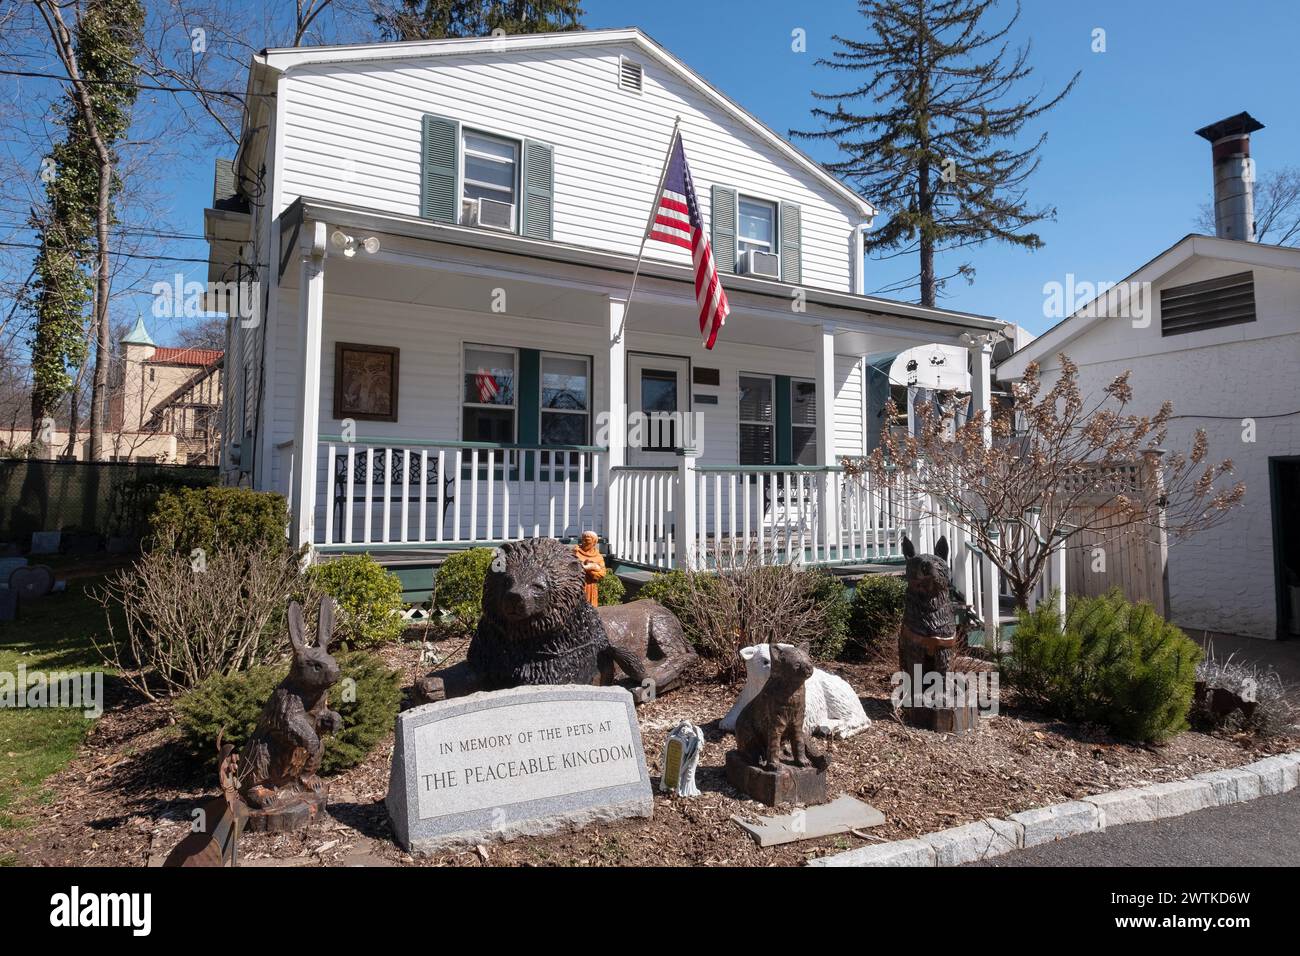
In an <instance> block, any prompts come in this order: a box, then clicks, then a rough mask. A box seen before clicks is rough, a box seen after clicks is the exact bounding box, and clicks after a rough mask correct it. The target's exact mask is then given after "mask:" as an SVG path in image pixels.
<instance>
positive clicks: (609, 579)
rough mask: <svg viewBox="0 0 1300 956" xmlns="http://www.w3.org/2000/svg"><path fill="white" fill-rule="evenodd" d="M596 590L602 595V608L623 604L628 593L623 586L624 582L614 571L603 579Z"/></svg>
mask: <svg viewBox="0 0 1300 956" xmlns="http://www.w3.org/2000/svg"><path fill="white" fill-rule="evenodd" d="M596 588H597V592H598V593H599V595H600V606H601V607H608V606H609V605H611V604H622V603H623V595H624V594H625V593H626V592H627V588H625V587H624V586H623V582H622V581H621V580H620V579H619V576H618V575H617V574H615V573H614V572H613V571H610V572H608V573H607V574H606V575H605V576H604V577H603V578H601V579H600V581H599V582H598V583H597V585H596Z"/></svg>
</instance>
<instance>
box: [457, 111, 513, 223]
mask: <svg viewBox="0 0 1300 956" xmlns="http://www.w3.org/2000/svg"><path fill="white" fill-rule="evenodd" d="M462 180H463V182H464V193H463V195H464V198H465V199H488V200H491V201H493V202H499V203H505V204H507V205H509V206H510V207H511V213H510V217H511V226H510V227H511V228H512V229H513V228H514V208H515V207H516V206H517V201H516V200H517V195H518V181H519V144H518V143H517V142H514V141H512V140H508V139H502V138H501V137H498V136H487V135H485V134H483V133H474V132H470V131H469V130H466V131H465V166H464V172H463V175H462Z"/></svg>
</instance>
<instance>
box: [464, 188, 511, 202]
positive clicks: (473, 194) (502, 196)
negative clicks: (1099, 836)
mask: <svg viewBox="0 0 1300 956" xmlns="http://www.w3.org/2000/svg"><path fill="white" fill-rule="evenodd" d="M465 198H466V199H495V200H496V201H497V202H506V203H513V202H514V201H515V194H514V191H513V190H509V189H497V188H496V187H494V186H479V185H476V184H475V183H466V184H465Z"/></svg>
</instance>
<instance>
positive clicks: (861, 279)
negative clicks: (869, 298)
mask: <svg viewBox="0 0 1300 956" xmlns="http://www.w3.org/2000/svg"><path fill="white" fill-rule="evenodd" d="M875 221H876V220H875V217H874V216H872V217H871V218H870V219H864V220H862V222H860V223H858V224H857V225H856V226H854V227H853V294H854V295H866V294H867V269H866V258H867V245H866V236H865V235H864V234H865V233H866V231H867V230H868V229H870V228H871V224H872V223H873V222H875Z"/></svg>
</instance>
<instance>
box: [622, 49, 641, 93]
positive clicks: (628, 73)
mask: <svg viewBox="0 0 1300 956" xmlns="http://www.w3.org/2000/svg"><path fill="white" fill-rule="evenodd" d="M644 79H645V76H644V73H643V70H642V68H641V64H640V63H638V62H636V61H635V60H629V59H628V58H627V57H625V56H621V57H619V58H618V85H619V87H620V88H621V89H624V90H631V91H632V92H633V93H640V92H641V84H642V81H643V80H644Z"/></svg>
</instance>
